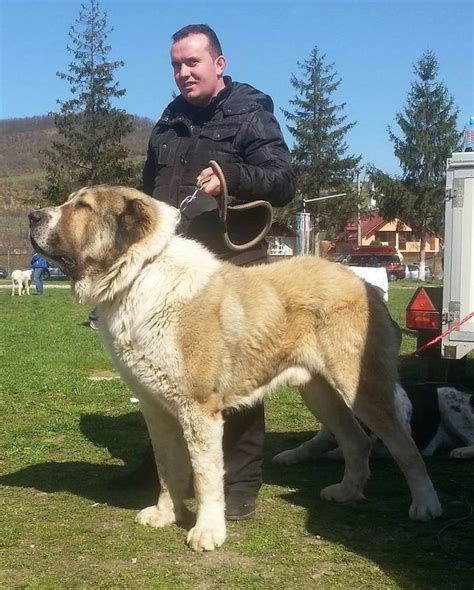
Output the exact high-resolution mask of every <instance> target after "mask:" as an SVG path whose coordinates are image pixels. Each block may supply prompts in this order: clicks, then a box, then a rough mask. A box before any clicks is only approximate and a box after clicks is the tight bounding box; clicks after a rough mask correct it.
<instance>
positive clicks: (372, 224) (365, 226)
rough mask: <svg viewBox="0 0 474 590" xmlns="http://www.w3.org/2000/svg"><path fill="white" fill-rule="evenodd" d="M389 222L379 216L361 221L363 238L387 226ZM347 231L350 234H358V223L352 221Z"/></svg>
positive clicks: (347, 226)
mask: <svg viewBox="0 0 474 590" xmlns="http://www.w3.org/2000/svg"><path fill="white" fill-rule="evenodd" d="M386 223H388V222H387V220H386V219H384V218H383V217H380V216H379V215H375V216H374V217H366V218H365V219H362V220H361V224H360V231H361V235H362V237H365V236H367V235H368V234H370V233H371V232H373V231H375V230H376V229H377V228H379V227H381V226H382V225H385V224H386ZM345 231H346V232H347V233H349V234H351V233H352V232H357V221H350V222H349V223H348V224H347V225H346V228H345Z"/></svg>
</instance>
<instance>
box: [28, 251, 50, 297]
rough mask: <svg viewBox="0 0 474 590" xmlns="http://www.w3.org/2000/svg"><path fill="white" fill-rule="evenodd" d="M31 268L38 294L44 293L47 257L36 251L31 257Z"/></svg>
mask: <svg viewBox="0 0 474 590" xmlns="http://www.w3.org/2000/svg"><path fill="white" fill-rule="evenodd" d="M31 268H32V269H33V281H34V283H35V288H36V294H37V295H43V277H44V275H45V274H46V269H47V268H48V262H47V260H46V258H43V257H42V256H41V255H40V254H38V252H35V253H34V254H33V257H32V259H31Z"/></svg>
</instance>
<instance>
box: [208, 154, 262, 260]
mask: <svg viewBox="0 0 474 590" xmlns="http://www.w3.org/2000/svg"><path fill="white" fill-rule="evenodd" d="M209 166H210V167H211V168H212V171H213V172H214V174H215V175H216V176H217V178H218V179H219V182H220V184H221V193H220V195H219V196H218V197H217V199H218V209H219V218H220V221H221V223H222V232H223V237H224V242H225V244H226V246H227V247H228V248H230V249H231V250H234V251H236V252H243V251H244V250H248V249H249V248H252V247H253V246H255V245H256V244H258V243H259V242H261V241H262V240H263V238H264V237H265V236H266V235H267V233H268V232H269V230H270V228H271V226H272V222H273V209H272V206H271V205H270V203H269V202H268V201H263V200H258V201H251V202H249V203H241V204H239V205H229V193H228V190H227V182H226V180H225V177H224V173H223V172H222V168H221V167H220V166H219V164H218V162H216V161H215V160H211V161H210V162H209ZM256 207H263V211H264V213H265V225H264V227H263V229H262V230H261V231H260V232H259V233H258V234H257V235H256V236H255V237H254V238H252V239H251V240H249V241H248V242H244V243H243V244H235V243H234V242H232V240H231V239H230V238H229V233H228V228H227V212H228V211H248V210H249V209H255V208H256Z"/></svg>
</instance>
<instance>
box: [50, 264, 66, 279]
mask: <svg viewBox="0 0 474 590" xmlns="http://www.w3.org/2000/svg"><path fill="white" fill-rule="evenodd" d="M44 278H45V279H46V280H47V281H66V280H69V277H68V276H67V275H66V274H64V273H63V271H62V270H61V269H60V268H58V267H57V266H48V268H47V269H46V273H45V275H44Z"/></svg>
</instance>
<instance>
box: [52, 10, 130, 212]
mask: <svg viewBox="0 0 474 590" xmlns="http://www.w3.org/2000/svg"><path fill="white" fill-rule="evenodd" d="M75 24H76V26H74V25H73V26H71V28H70V30H69V37H70V39H71V43H72V46H69V45H68V46H67V50H68V51H69V52H71V53H72V54H73V55H74V61H73V62H72V63H70V64H69V69H68V73H61V72H58V73H57V76H58V77H59V78H61V79H62V80H65V81H66V82H68V84H69V85H70V92H71V94H72V96H73V98H71V99H70V100H66V101H60V100H58V104H59V105H60V109H59V112H58V113H51V116H53V118H54V123H55V125H56V128H57V131H58V133H59V136H60V139H59V140H58V141H54V142H53V145H52V148H51V149H49V150H46V153H45V155H46V183H47V186H46V191H45V196H46V198H47V199H48V200H49V201H51V202H53V203H58V202H62V201H63V200H64V198H65V197H66V196H67V195H68V194H69V193H70V192H71V191H72V190H75V189H77V188H79V187H81V186H84V185H88V184H99V183H110V184H126V183H127V182H130V180H131V178H132V176H133V174H134V173H135V171H134V166H133V164H132V163H131V162H130V161H128V160H127V157H128V150H127V148H126V147H124V146H123V145H122V143H121V140H122V138H123V137H124V136H125V135H127V134H128V133H130V131H131V130H132V118H131V117H130V116H129V115H127V114H126V112H125V111H123V110H121V109H118V108H116V107H114V106H113V105H112V101H113V100H114V99H118V98H120V97H122V96H123V95H124V94H125V90H123V89H121V88H119V84H118V82H115V81H114V73H115V71H116V70H117V69H118V68H120V67H122V66H123V65H124V62H123V61H108V59H107V57H108V54H109V52H110V50H111V47H110V46H109V45H107V44H106V40H107V37H108V35H109V34H110V33H111V31H112V29H109V28H108V26H107V14H106V13H105V12H101V10H100V8H99V3H98V0H89V4H88V5H87V6H86V5H84V4H82V5H81V9H80V12H79V17H78V18H77V19H76V21H75Z"/></svg>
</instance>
